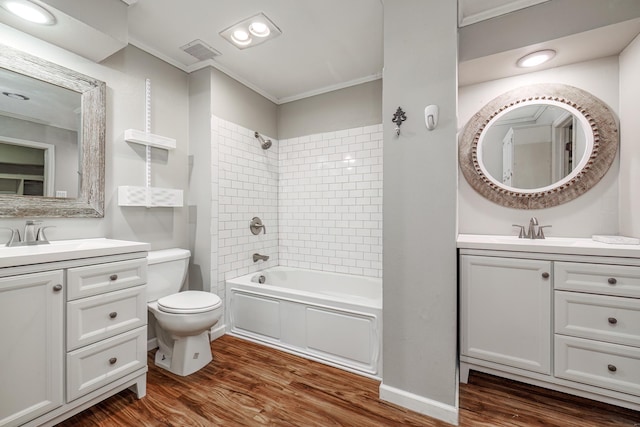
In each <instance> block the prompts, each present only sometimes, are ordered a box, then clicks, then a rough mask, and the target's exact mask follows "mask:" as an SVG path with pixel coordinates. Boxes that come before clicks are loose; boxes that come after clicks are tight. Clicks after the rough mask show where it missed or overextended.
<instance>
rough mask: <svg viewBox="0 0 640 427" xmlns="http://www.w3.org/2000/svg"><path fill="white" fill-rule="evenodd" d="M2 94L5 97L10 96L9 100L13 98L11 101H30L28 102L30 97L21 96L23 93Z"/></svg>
mask: <svg viewBox="0 0 640 427" xmlns="http://www.w3.org/2000/svg"><path fill="white" fill-rule="evenodd" d="M2 94H3V95H4V96H8V97H9V98H11V99H17V100H19V101H28V100H29V97H28V96H25V95H23V94H21V93H14V92H2Z"/></svg>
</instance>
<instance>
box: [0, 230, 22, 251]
mask: <svg viewBox="0 0 640 427" xmlns="http://www.w3.org/2000/svg"><path fill="white" fill-rule="evenodd" d="M0 230H9V231H11V237H9V240H8V241H7V244H6V245H5V246H13V245H14V243H15V242H16V241H17V242H20V230H18V229H17V228H10V227H0ZM16 238H17V240H16Z"/></svg>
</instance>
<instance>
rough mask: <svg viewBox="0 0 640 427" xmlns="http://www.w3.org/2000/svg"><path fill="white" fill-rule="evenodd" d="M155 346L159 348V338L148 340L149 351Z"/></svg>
mask: <svg viewBox="0 0 640 427" xmlns="http://www.w3.org/2000/svg"><path fill="white" fill-rule="evenodd" d="M154 348H158V339H157V338H156V337H153V338H151V339H150V340H147V351H151V350H153V349H154Z"/></svg>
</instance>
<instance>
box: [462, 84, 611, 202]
mask: <svg viewBox="0 0 640 427" xmlns="http://www.w3.org/2000/svg"><path fill="white" fill-rule="evenodd" d="M618 139H619V137H618V125H617V121H616V119H615V117H614V115H613V113H612V112H611V110H610V109H609V108H608V107H607V106H606V105H605V104H604V103H603V102H602V101H601V100H599V99H597V98H596V97H594V96H593V95H591V94H589V93H588V92H585V91H584V90H582V89H578V88H576V87H573V86H568V85H562V84H537V85H530V86H525V87H521V88H518V89H514V90H511V91H509V92H507V93H504V94H503V95H500V96H498V97H497V98H495V99H493V100H492V101H490V102H489V103H487V104H486V105H485V106H484V107H483V108H482V109H481V110H480V111H478V112H477V113H476V114H475V115H474V116H473V117H472V118H471V119H470V120H469V122H468V123H467V125H466V126H465V128H464V129H463V131H462V132H461V133H460V137H459V142H458V159H459V164H460V168H461V170H462V173H463V175H464V177H465V179H466V180H467V182H469V184H470V185H471V187H473V188H474V189H475V190H476V191H477V192H478V193H480V194H481V195H482V196H484V197H485V198H487V199H488V200H491V201H492V202H494V203H497V204H500V205H502V206H506V207H510V208H515V209H541V208H548V207H552V206H557V205H560V204H562V203H566V202H568V201H570V200H573V199H575V198H576V197H578V196H580V195H581V194H583V193H585V192H586V191H588V190H589V189H590V188H591V187H593V186H594V185H595V184H596V183H598V182H599V181H600V179H601V178H602V177H603V176H604V174H605V173H606V172H607V170H608V169H609V167H610V166H611V163H612V162H613V159H614V158H615V156H616V152H617V150H618Z"/></svg>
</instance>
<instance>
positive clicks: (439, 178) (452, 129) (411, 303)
mask: <svg viewBox="0 0 640 427" xmlns="http://www.w3.org/2000/svg"><path fill="white" fill-rule="evenodd" d="M457 13H458V11H457V4H456V2H454V1H424V0H384V64H385V65H384V88H383V110H382V117H383V119H384V122H383V124H384V202H383V206H384V212H383V213H384V220H383V223H384V262H383V266H384V271H383V282H384V283H383V298H384V305H383V323H384V327H383V333H384V335H383V339H384V349H383V372H384V375H383V384H382V385H381V387H380V396H381V397H382V398H383V399H385V400H388V401H390V402H393V403H396V404H400V405H402V406H405V407H408V408H410V409H413V410H415V411H418V412H421V413H424V414H426V415H429V416H432V417H436V418H440V419H443V420H445V421H448V422H450V423H457V420H458V403H457V400H458V396H457V390H458V382H457V375H456V367H457V283H456V276H457V274H456V126H457V121H456V99H457V25H456V24H457V16H458V15H457ZM430 104H436V105H438V106H439V108H440V120H439V124H438V126H437V128H436V129H435V130H433V131H429V130H427V129H426V126H425V121H424V108H425V107H426V106H427V105H430ZM398 106H400V107H402V109H403V110H404V111H405V112H406V116H407V120H406V121H405V122H404V123H403V124H402V127H401V131H400V136H396V133H395V130H394V125H393V123H390V121H391V118H392V116H393V114H394V113H395V112H396V109H397V108H398Z"/></svg>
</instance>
